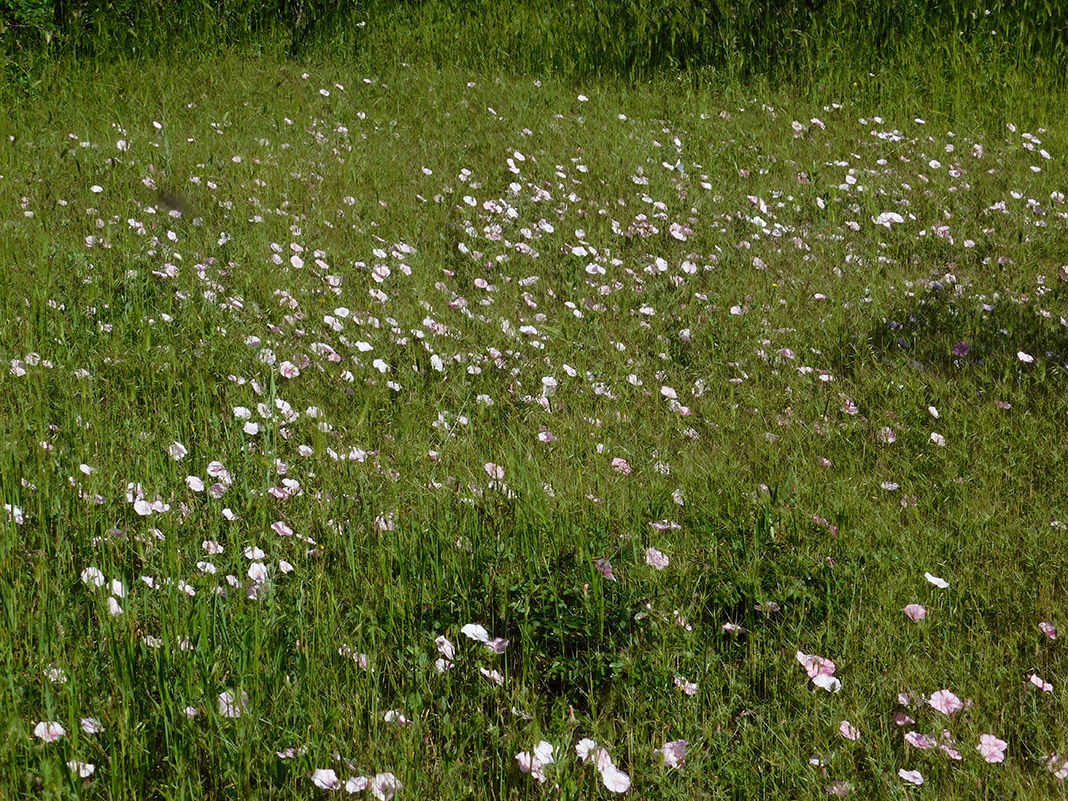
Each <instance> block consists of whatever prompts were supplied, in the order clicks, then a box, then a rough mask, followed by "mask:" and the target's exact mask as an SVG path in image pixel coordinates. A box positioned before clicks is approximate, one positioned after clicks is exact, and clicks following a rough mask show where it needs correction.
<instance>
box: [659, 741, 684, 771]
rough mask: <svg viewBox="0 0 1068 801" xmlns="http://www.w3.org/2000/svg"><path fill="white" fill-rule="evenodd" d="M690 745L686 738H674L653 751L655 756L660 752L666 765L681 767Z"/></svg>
mask: <svg viewBox="0 0 1068 801" xmlns="http://www.w3.org/2000/svg"><path fill="white" fill-rule="evenodd" d="M689 745H690V744H689V743H688V742H687V741H686V740H672V741H671V742H668V743H664V747H663V748H658V749H656V750H655V751H653V756H656V755H657V754H660V756H661V757H663V760H664V766H665V767H668V768H680V767H682V763H683V760H685V759H686V749H687V747H688V746H689Z"/></svg>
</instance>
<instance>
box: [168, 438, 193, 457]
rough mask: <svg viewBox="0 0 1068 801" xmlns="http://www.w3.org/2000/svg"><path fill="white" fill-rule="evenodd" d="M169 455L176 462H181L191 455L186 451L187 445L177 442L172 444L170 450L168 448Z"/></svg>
mask: <svg viewBox="0 0 1068 801" xmlns="http://www.w3.org/2000/svg"><path fill="white" fill-rule="evenodd" d="M167 453H168V454H169V455H170V457H171V458H172V459H174V461H176V462H180V461H182V459H184V458H185V457H186V456H187V455H188V454H189V451H188V450H186V447H185V445H183V444H182V443H180V442H178V441H175V442H172V443H171V446H170V447H169V448H167Z"/></svg>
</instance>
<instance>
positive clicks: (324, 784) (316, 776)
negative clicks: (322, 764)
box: [311, 768, 341, 790]
mask: <svg viewBox="0 0 1068 801" xmlns="http://www.w3.org/2000/svg"><path fill="white" fill-rule="evenodd" d="M311 780H312V784H314V785H315V786H316V787H318V788H319V789H320V790H336V789H338V788H339V787H340V786H341V782H339V781H338V779H337V774H336V773H335V772H334V771H333V770H331V769H330V768H319V769H318V770H316V771H315V772H314V773H312V775H311Z"/></svg>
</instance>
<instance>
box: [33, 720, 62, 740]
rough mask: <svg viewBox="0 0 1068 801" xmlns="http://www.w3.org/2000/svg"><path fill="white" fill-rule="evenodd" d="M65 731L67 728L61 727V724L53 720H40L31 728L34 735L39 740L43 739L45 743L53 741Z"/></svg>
mask: <svg viewBox="0 0 1068 801" xmlns="http://www.w3.org/2000/svg"><path fill="white" fill-rule="evenodd" d="M66 733H67V730H66V729H64V728H63V725H62V724H61V723H59V722H58V721H54V720H42V721H41V722H40V723H38V724H37V725H36V726H34V728H33V734H34V736H35V737H36V738H37V739H39V740H44V741H45V742H46V743H54V742H55V741H56V740H58V739H60V738H61V737H63V736H65V735H66Z"/></svg>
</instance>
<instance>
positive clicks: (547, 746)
mask: <svg viewBox="0 0 1068 801" xmlns="http://www.w3.org/2000/svg"><path fill="white" fill-rule="evenodd" d="M515 761H516V762H517V763H518V764H519V769H520V770H521V771H523V772H524V773H529V774H530V775H531V777H533V778H534V779H535V780H536V781H538V782H540V783H541V784H545V782H546V781H547V780H548V777H546V775H545V766H546V765H552V764H553V763H554V762H555V761H556V760H555V759H554V758H553V744H552V743H550V742H548V741H546V740H542V741H541V742H539V743H538V744H537V745H536V746H534V750H533V752H531V751H520V752H519V753H518V754H516V755H515Z"/></svg>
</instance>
